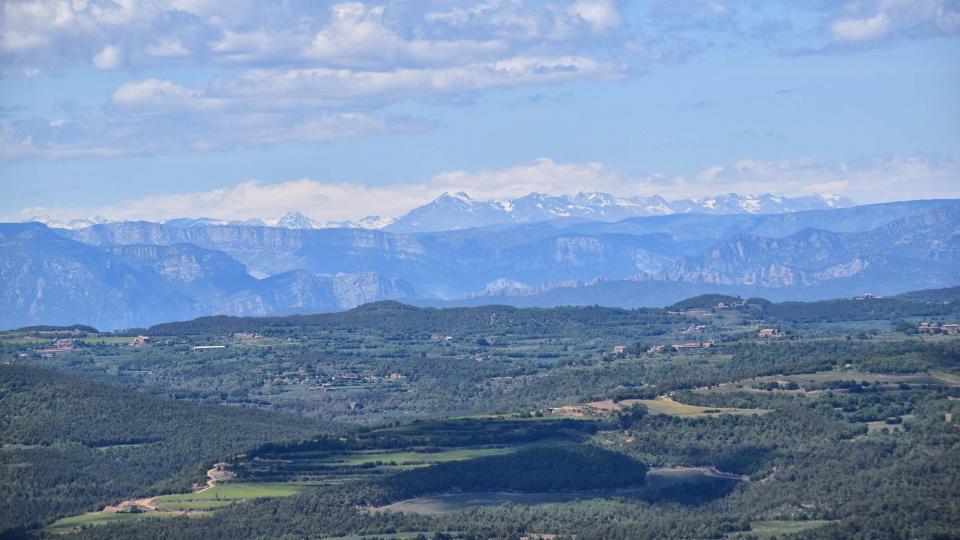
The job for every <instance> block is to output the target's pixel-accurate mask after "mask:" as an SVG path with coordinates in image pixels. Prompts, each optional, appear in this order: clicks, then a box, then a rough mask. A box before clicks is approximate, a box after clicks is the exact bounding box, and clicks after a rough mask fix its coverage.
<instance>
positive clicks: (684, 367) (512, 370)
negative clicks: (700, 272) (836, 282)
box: [0, 290, 960, 539]
mask: <svg viewBox="0 0 960 540" xmlns="http://www.w3.org/2000/svg"><path fill="white" fill-rule="evenodd" d="M955 296H956V294H955V291H953V290H945V291H937V292H932V293H924V294H913V295H908V296H905V297H900V298H893V299H865V300H844V301H836V302H826V303H824V302H821V303H816V304H809V305H808V304H769V303H764V302H758V301H753V300H749V301H740V300H739V299H735V298H726V297H724V298H719V297H702V298H698V299H692V300H691V301H689V302H687V303H685V304H683V305H680V306H672V307H671V308H669V309H668V310H619V309H607V308H561V309H551V310H543V309H532V310H524V309H515V308H506V307H496V306H495V307H484V308H469V309H467V308H464V309H451V310H439V309H420V308H411V307H408V306H403V305H399V304H395V303H380V304H374V305H368V306H363V307H361V308H358V309H356V310H353V311H350V312H345V313H340V314H330V315H319V316H303V317H301V316H296V317H289V318H273V319H233V318H207V319H200V320H197V321H191V322H186V323H173V324H170V325H162V326H160V327H155V328H152V329H148V330H141V331H137V332H131V334H134V335H149V336H150V338H151V339H150V341H149V343H147V344H146V345H145V346H140V347H132V346H130V345H129V341H130V338H129V337H125V336H121V335H108V334H99V333H97V332H96V331H95V330H94V329H92V328H72V329H60V328H31V329H22V330H20V331H17V332H10V333H7V334H4V335H2V336H0V361H2V362H5V364H6V365H0V389H2V392H0V437H2V441H0V442H2V444H3V448H2V449H0V464H2V468H0V482H2V485H3V487H4V490H3V493H2V495H0V516H3V518H2V521H0V530H5V531H6V532H5V533H4V534H5V535H6V536H11V537H16V536H23V535H27V536H42V535H43V534H44V532H43V530H42V529H41V527H42V526H43V525H46V524H49V523H50V522H52V521H53V520H54V519H55V518H58V517H62V516H66V515H69V514H75V513H79V512H83V511H87V510H95V509H97V508H99V507H101V506H103V505H105V504H110V503H114V502H116V501H118V500H120V499H123V498H130V497H136V496H141V495H156V494H162V493H173V492H181V493H182V492H189V491H190V488H191V485H192V484H193V483H195V482H197V481H201V480H202V479H203V477H204V471H205V470H206V469H207V468H209V467H210V466H211V465H212V464H213V463H215V462H218V461H226V462H228V463H229V464H230V465H229V466H230V467H232V468H233V470H234V471H235V473H236V474H237V478H236V481H237V482H247V483H254V484H255V483H257V482H262V483H271V484H278V483H284V482H293V483H300V484H302V485H306V486H308V487H309V489H307V490H306V491H304V492H303V493H302V494H300V495H294V496H290V497H281V498H263V499H250V500H246V501H244V502H240V503H237V504H233V505H228V506H225V507H222V508H219V509H216V510H215V511H211V512H206V513H205V514H203V515H202V516H201V517H190V518H181V517H167V518H165V519H139V520H136V521H125V522H122V523H116V524H112V525H102V526H96V527H92V528H85V529H83V530H82V531H79V532H78V535H79V537H81V538H84V537H91V538H131V537H137V538H153V537H156V538H233V539H235V538H315V537H319V538H323V537H337V536H347V535H364V534H370V535H378V534H379V535H385V534H391V533H394V532H404V531H409V532H413V533H416V532H422V533H423V534H424V535H425V536H426V537H428V538H429V537H431V536H434V535H437V537H443V535H448V536H449V537H454V538H456V537H460V538H516V537H518V536H521V535H524V534H528V533H551V534H559V535H565V536H568V537H572V536H576V537H577V538H722V537H725V536H726V535H741V536H747V537H749V535H751V534H753V533H751V529H752V528H753V527H754V526H755V525H756V524H757V523H759V522H761V521H763V520H774V521H783V522H789V523H796V522H808V523H811V524H815V525H816V526H815V527H811V528H808V529H807V530H805V531H800V532H799V533H797V534H799V535H800V537H810V538H814V537H817V538H819V537H850V538H954V537H956V531H957V530H960V487H958V486H960V481H958V480H960V429H958V424H957V421H956V419H957V418H960V339H957V338H956V337H951V336H948V335H933V334H923V333H920V332H918V331H917V328H918V326H917V325H918V323H919V322H920V321H927V320H934V321H940V322H952V321H955V320H957V317H958V315H960V309H958V303H957V300H956V299H955V298H954V297H955ZM718 304H724V305H723V306H720V307H718ZM924 310H927V311H924ZM818 313H820V314H822V315H824V317H821V316H820V315H818ZM769 327H773V328H777V330H778V333H777V336H776V337H775V338H773V339H769V338H767V339H761V338H758V336H757V332H758V329H759V328H769ZM58 340H61V341H58ZM62 340H71V343H72V346H70V347H62V348H61V349H57V350H55V351H54V352H48V353H45V352H41V351H46V350H49V349H51V348H53V347H55V345H56V344H57V343H60V344H62ZM689 342H696V343H702V342H709V343H710V344H711V346H710V347H709V348H702V347H700V348H694V349H683V350H674V349H673V347H671V346H670V345H671V344H677V343H689ZM211 345H217V346H220V345H222V346H223V347H222V348H218V349H205V348H200V349H197V348H196V347H198V346H202V347H206V346H211ZM655 345H663V346H664V347H662V348H656V347H654V346H655ZM57 346H59V345H57ZM615 347H619V349H615ZM667 397H669V398H671V399H673V400H675V401H676V402H679V403H682V404H687V405H690V406H697V407H699V409H698V410H700V411H702V412H701V413H699V414H695V415H690V416H684V415H682V414H678V415H671V414H669V413H668V414H662V413H658V412H657V409H655V408H648V407H646V406H642V405H635V406H633V407H632V408H628V409H626V410H625V411H622V412H620V413H619V414H615V413H612V412H608V413H596V414H593V413H591V414H588V415H587V416H585V417H582V418H563V417H554V416H552V413H551V407H557V406H560V405H569V404H582V403H586V402H591V401H595V400H608V399H609V400H613V401H614V402H622V401H624V400H632V399H647V400H655V399H664V398H667ZM726 408H736V410H746V411H748V412H749V411H755V412H754V413H753V414H725V413H724V411H725V410H727V409H726ZM369 455H377V456H383V457H377V458H375V459H371V460H366V459H365V456H369ZM405 455H406V456H410V457H408V458H406V459H410V460H413V461H410V462H409V463H408V464H404V463H403V462H401V461H398V460H399V459H401V458H400V457H391V456H405ZM448 456H453V457H448ZM677 467H687V468H691V467H693V468H697V467H699V468H703V469H697V470H706V471H717V474H713V475H705V476H704V475H702V474H700V473H697V474H699V476H697V475H693V476H689V478H691V479H692V480H683V481H676V482H674V481H669V482H665V481H664V480H663V478H669V476H667V477H663V476H657V475H658V474H660V475H663V474H665V473H662V472H657V471H664V470H666V471H669V470H673V468H677ZM648 471H649V472H648ZM682 478H688V477H687V476H684V477H682ZM320 486H322V487H320ZM471 492H507V493H517V494H534V495H535V494H537V493H544V494H553V495H550V497H554V496H560V495H562V494H570V497H569V498H562V497H561V498H560V499H551V498H550V497H547V499H546V500H549V502H547V503H543V504H521V503H517V502H508V503H506V504H503V505H500V506H496V505H494V506H466V507H463V508H460V509H458V510H456V511H454V512H452V513H441V514H437V515H418V514H415V513H397V512H392V511H381V510H374V509H372V507H374V506H381V505H383V504H387V503H394V502H402V501H404V500H406V499H408V498H410V497H415V496H435V495H437V494H443V493H452V494H463V493H471ZM518 500H520V499H518ZM523 500H525V499H523Z"/></svg>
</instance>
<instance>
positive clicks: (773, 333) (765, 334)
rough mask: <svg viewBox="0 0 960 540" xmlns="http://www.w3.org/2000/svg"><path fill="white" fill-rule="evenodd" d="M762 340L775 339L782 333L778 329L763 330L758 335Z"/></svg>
mask: <svg viewBox="0 0 960 540" xmlns="http://www.w3.org/2000/svg"><path fill="white" fill-rule="evenodd" d="M757 335H759V336H760V337H762V338H774V337H777V336H779V335H780V332H779V331H777V329H776V328H761V329H760V333H759V334H757Z"/></svg>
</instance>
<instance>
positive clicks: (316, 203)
mask: <svg viewBox="0 0 960 540" xmlns="http://www.w3.org/2000/svg"><path fill="white" fill-rule="evenodd" d="M958 176H960V163H958V162H957V161H955V160H954V159H952V158H946V157H929V156H928V157H922V156H921V157H898V158H897V157H894V158H876V159H869V160H861V161H856V162H824V161H816V160H799V161H757V160H749V159H744V160H740V161H737V162H735V163H731V164H723V165H716V166H713V167H708V168H706V169H704V170H701V171H697V172H695V173H694V174H690V175H686V176H684V175H669V174H663V173H657V174H648V175H643V176H632V175H628V174H625V173H623V172H622V171H618V170H616V169H615V168H612V167H609V166H607V165H604V164H601V163H580V164H576V163H559V162H556V161H554V160H552V159H548V158H541V159H537V160H534V161H531V162H528V163H522V164H519V165H516V166H512V167H507V168H503V169H487V170H474V171H464V170H457V171H444V172H440V173H438V174H436V175H434V176H432V177H431V178H429V179H427V180H425V181H421V182H409V183H399V184H391V185H385V186H363V185H358V184H355V183H347V182H339V183H338V182H320V181H316V180H311V179H299V180H292V181H288V182H280V183H274V184H266V183H263V182H260V181H257V180H248V181H244V182H241V183H238V184H236V185H235V186H233V187H229V188H223V189H217V190H213V191H205V192H190V193H173V194H165V195H156V196H150V197H144V198H139V199H132V200H126V201H120V202H117V203H114V204H110V205H104V206H97V207H58V208H49V207H32V208H24V209H23V210H21V211H20V212H18V213H16V214H15V215H12V216H6V217H5V218H4V221H22V220H27V219H30V218H32V217H35V216H43V215H46V216H52V217H55V218H57V219H61V220H64V221H67V220H70V219H82V218H90V217H92V216H95V215H101V216H105V217H107V218H110V219H114V220H138V219H144V220H151V221H163V220H167V219H171V218H177V217H210V218H216V219H225V220H246V219H252V218H271V217H277V216H280V215H283V214H284V213H286V212H288V211H291V210H297V211H300V212H303V213H304V214H306V215H308V216H310V217H311V218H313V219H315V220H318V221H321V222H325V221H340V220H354V219H359V218H362V217H365V216H368V215H379V216H388V217H396V216H400V215H402V214H404V213H406V212H407V211H408V210H410V209H412V208H414V207H416V206H419V205H422V204H425V203H427V202H429V201H430V200H432V199H434V198H436V197H437V196H438V195H440V194H441V193H443V192H457V191H465V192H467V193H468V194H470V195H471V196H472V197H473V198H475V199H479V200H490V199H508V198H513V197H520V196H523V195H527V194H529V193H531V192H539V193H549V194H573V193H577V192H580V191H603V192H608V193H613V194H615V195H619V196H635V195H653V194H659V195H662V196H664V197H666V198H668V199H673V198H688V197H690V198H701V197H704V196H708V195H716V194H718V193H720V192H721V191H724V192H726V191H736V192H738V193H740V194H761V193H773V194H776V195H786V196H799V195H810V194H815V193H819V194H832V195H842V196H846V197H849V198H851V199H853V200H855V201H857V202H858V203H872V202H886V201H893V200H907V199H918V198H951V197H956V187H955V183H956V178H958Z"/></svg>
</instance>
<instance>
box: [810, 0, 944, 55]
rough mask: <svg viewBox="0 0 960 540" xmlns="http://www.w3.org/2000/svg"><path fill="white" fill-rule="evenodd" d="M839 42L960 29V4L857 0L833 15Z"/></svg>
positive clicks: (833, 35) (923, 0) (932, 0)
mask: <svg viewBox="0 0 960 540" xmlns="http://www.w3.org/2000/svg"><path fill="white" fill-rule="evenodd" d="M828 30H829V34H830V37H831V38H832V39H833V40H834V41H835V42H838V43H850V44H864V43H869V42H878V41H880V40H883V39H887V38H894V37H928V36H935V35H950V34H957V33H960V7H958V6H957V4H956V2H952V1H950V0H856V1H851V2H847V3H846V4H844V5H843V6H842V9H840V10H838V11H837V12H836V13H834V14H833V16H832V17H831V19H830V21H829V24H828Z"/></svg>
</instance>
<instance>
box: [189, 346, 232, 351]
mask: <svg viewBox="0 0 960 540" xmlns="http://www.w3.org/2000/svg"><path fill="white" fill-rule="evenodd" d="M226 348H227V346H226V345H194V346H193V347H192V349H193V350H195V351H208V350H211V349H226Z"/></svg>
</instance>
